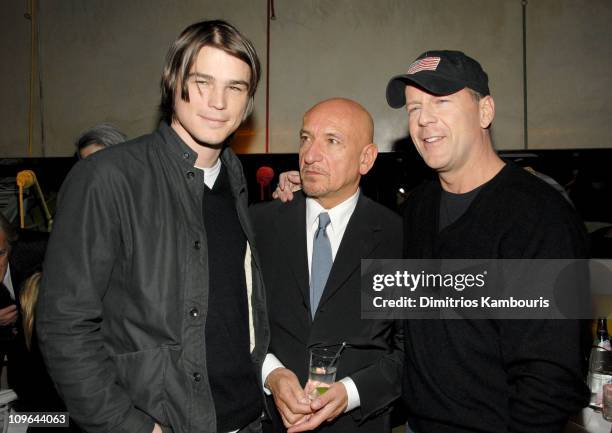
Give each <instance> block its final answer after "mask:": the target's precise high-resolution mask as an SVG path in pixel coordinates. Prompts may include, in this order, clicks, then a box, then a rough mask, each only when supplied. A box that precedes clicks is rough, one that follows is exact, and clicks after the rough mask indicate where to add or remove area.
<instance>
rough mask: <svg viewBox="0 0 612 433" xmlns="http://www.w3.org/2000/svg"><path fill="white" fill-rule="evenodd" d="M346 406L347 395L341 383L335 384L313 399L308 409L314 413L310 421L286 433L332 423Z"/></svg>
mask: <svg viewBox="0 0 612 433" xmlns="http://www.w3.org/2000/svg"><path fill="white" fill-rule="evenodd" d="M347 405H348V395H347V393H346V388H345V387H344V384H343V383H342V382H336V383H334V384H333V385H332V386H330V387H329V389H328V390H327V391H326V392H325V393H324V394H322V395H320V396H319V397H317V398H315V399H314V400H313V401H312V402H311V403H310V407H311V408H312V410H313V411H314V413H313V415H312V416H311V417H310V419H308V420H306V421H305V422H303V423H300V424H299V425H295V426H293V427H291V428H290V429H288V430H287V433H297V432H302V431H308V430H314V429H316V428H317V427H319V425H321V423H323V422H324V421H333V420H334V419H336V417H337V416H338V415H340V414H342V413H343V412H344V411H345V409H346V407H347Z"/></svg>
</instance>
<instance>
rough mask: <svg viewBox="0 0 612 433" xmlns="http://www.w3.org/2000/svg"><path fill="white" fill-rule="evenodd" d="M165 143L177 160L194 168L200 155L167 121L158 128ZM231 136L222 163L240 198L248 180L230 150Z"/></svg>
mask: <svg viewBox="0 0 612 433" xmlns="http://www.w3.org/2000/svg"><path fill="white" fill-rule="evenodd" d="M158 131H159V133H160V134H161V136H162V138H163V140H164V142H165V143H166V144H167V146H166V150H167V151H168V152H169V153H170V154H171V155H172V156H173V157H175V158H180V159H181V160H183V161H185V163H187V164H189V166H190V167H193V166H194V164H195V162H196V159H197V158H198V154H197V153H196V152H195V151H194V150H193V149H192V148H191V147H189V146H187V144H186V143H185V142H184V141H183V140H182V139H181V137H179V135H178V134H177V133H176V131H175V130H174V129H172V127H171V126H170V125H168V123H166V122H165V121H162V122H161V123H160V124H159V128H158ZM230 140H231V136H230V137H228V139H227V140H226V141H225V143H223V150H222V151H221V156H220V158H221V162H222V163H223V165H225V167H226V169H227V174H228V176H229V178H230V184H231V187H232V193H233V194H234V196H238V194H240V193H241V192H242V191H243V190H244V189H245V185H246V179H245V177H244V172H243V171H242V164H241V163H240V160H239V159H238V157H237V156H236V154H235V153H234V152H233V151H232V149H230V147H229V141H230Z"/></svg>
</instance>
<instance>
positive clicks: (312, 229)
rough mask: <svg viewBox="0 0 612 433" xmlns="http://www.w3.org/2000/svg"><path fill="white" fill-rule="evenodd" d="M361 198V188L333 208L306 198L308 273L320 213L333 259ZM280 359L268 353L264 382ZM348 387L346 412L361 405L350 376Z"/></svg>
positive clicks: (345, 383)
mask: <svg viewBox="0 0 612 433" xmlns="http://www.w3.org/2000/svg"><path fill="white" fill-rule="evenodd" d="M358 199H359V190H357V192H355V194H353V195H352V196H350V197H349V198H348V199H346V200H345V201H343V202H342V203H340V204H338V205H336V206H334V207H333V208H331V209H325V208H324V207H323V206H321V205H320V204H319V203H318V202H317V201H316V200H314V199H312V198H310V197H308V198H306V251H307V256H308V275H310V268H311V266H312V244H313V240H314V235H315V233H316V231H317V230H318V228H319V214H320V213H321V212H327V213H328V214H329V219H330V223H329V225H328V226H327V228H326V229H325V233H326V234H327V237H328V238H329V243H330V245H331V249H332V260H335V259H336V253H337V252H338V248H339V247H340V243H341V242H342V237H343V236H344V232H345V231H346V226H347V225H348V222H349V220H350V219H351V216H352V215H353V212H354V211H355V207H356V206H357V200H358ZM284 367H285V366H284V365H283V363H282V362H280V360H279V359H278V358H277V357H276V356H274V354H272V353H268V354H266V358H265V359H264V362H263V366H262V368H261V376H262V383H266V379H267V378H268V375H269V374H270V373H271V372H272V370H275V369H277V368H284ZM339 382H340V383H342V384H343V385H344V387H345V388H346V394H347V397H348V404H347V406H346V410H345V412H348V411H350V410H353V409H355V408H357V407H359V406H360V404H361V401H360V399H359V391H357V386H356V385H355V382H353V379H351V378H350V377H349V376H347V377H344V378H342V379H341V380H340V381H339ZM264 391H265V392H266V394H268V395H270V390H269V389H267V388H265V387H264Z"/></svg>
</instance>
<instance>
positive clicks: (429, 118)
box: [419, 105, 437, 126]
mask: <svg viewBox="0 0 612 433" xmlns="http://www.w3.org/2000/svg"><path fill="white" fill-rule="evenodd" d="M436 120H437V117H436V115H435V113H434V111H433V110H432V109H431V107H429V106H426V105H423V106H422V107H421V109H420V110H419V125H421V126H425V125H428V124H430V123H433V122H435V121H436Z"/></svg>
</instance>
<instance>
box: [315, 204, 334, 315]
mask: <svg viewBox="0 0 612 433" xmlns="http://www.w3.org/2000/svg"><path fill="white" fill-rule="evenodd" d="M329 223H330V219H329V214H328V213H327V212H322V213H320V214H319V229H318V230H317V232H316V233H315V235H314V241H313V243H312V263H311V272H310V313H311V314H312V317H313V318H314V316H315V312H316V311H317V307H318V306H319V301H320V300H321V295H323V290H324V289H325V284H326V283H327V277H328V276H329V271H330V270H331V267H332V263H333V261H332V250H331V244H330V243H329V238H328V237H327V233H326V232H325V229H326V228H327V226H328V225H329Z"/></svg>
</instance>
